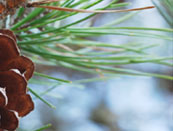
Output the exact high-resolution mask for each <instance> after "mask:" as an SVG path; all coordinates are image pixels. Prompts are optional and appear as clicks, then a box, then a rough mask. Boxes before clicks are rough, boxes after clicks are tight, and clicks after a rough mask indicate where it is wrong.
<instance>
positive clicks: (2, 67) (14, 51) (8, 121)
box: [0, 30, 34, 131]
mask: <svg viewBox="0 0 173 131" xmlns="http://www.w3.org/2000/svg"><path fill="white" fill-rule="evenodd" d="M33 72H34V64H33V63H32V61H31V60H30V59H28V58H27V57H25V56H21V55H20V52H19V49H18V47H17V43H16V37H15V35H14V34H13V32H11V31H10V30H0V117H1V119H0V130H10V131H13V130H15V129H16V128H17V127H18V123H19V118H20V117H23V116H25V115H27V114H28V113H29V112H31V111H32V110H33V109H34V104H33V102H32V99H31V97H30V95H28V94H27V81H28V80H29V79H30V78H31V76H32V74H33Z"/></svg>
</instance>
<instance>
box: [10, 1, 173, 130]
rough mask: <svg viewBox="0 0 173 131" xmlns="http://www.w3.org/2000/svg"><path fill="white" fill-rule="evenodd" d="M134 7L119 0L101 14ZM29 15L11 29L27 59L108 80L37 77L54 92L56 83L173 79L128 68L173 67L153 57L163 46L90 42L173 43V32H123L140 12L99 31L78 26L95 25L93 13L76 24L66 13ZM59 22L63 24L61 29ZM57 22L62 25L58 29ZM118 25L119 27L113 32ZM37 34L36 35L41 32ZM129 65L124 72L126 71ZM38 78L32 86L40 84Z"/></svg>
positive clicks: (74, 5) (70, 4)
mask: <svg viewBox="0 0 173 131" xmlns="http://www.w3.org/2000/svg"><path fill="white" fill-rule="evenodd" d="M100 2H102V0H95V2H89V1H88V0H79V1H77V2H76V1H75V0H65V1H62V2H54V3H51V4H50V5H54V6H60V7H68V8H81V9H89V8H90V7H93V6H95V5H97V4H99V3H100ZM127 5H129V3H118V0H113V1H112V2H110V3H109V4H108V5H106V6H105V7H103V8H99V10H104V9H110V8H119V7H125V6H127ZM24 13H27V10H26V9H24V8H21V9H19V11H18V13H17V18H16V19H17V20H18V21H17V22H16V23H15V24H14V25H13V26H12V27H11V29H12V30H13V31H14V32H15V33H16V35H17V36H18V38H19V40H20V41H18V44H19V46H20V48H21V49H22V53H24V54H27V55H28V56H30V58H31V59H32V60H33V61H34V62H35V63H36V64H42V65H51V66H63V67H65V68H70V69H74V70H78V71H83V72H87V73H93V74H98V75H102V74H103V75H104V77H103V78H94V79H88V80H81V81H74V82H71V81H67V80H62V79H59V78H54V77H51V76H48V75H45V74H41V73H38V72H35V76H39V77H44V78H46V79H51V80H54V82H51V83H50V84H49V81H47V82H45V81H41V80H37V84H48V85H52V88H54V85H55V84H60V85H61V84H68V85H73V84H76V85H80V83H83V82H88V81H93V80H101V79H107V78H111V77H115V76H116V77H117V76H118V77H119V76H126V75H130V76H134V75H135V76H149V77H157V78H162V79H168V80H173V77H172V76H167V75H164V74H157V73H149V72H142V71H137V70H135V69H128V68H126V66H124V65H129V64H135V65H137V64H141V63H153V64H160V65H164V66H167V67H172V66H173V64H172V63H171V60H172V59H173V58H172V57H169V56H168V57H160V56H153V55H152V54H148V53H147V52H146V49H150V48H152V47H155V46H159V44H151V43H150V44H143V43H142V42H141V43H139V42H136V43H127V44H115V43H104V42H99V41H96V40H89V39H88V37H98V36H105V35H115V36H116V35H121V36H129V37H134V38H136V37H139V38H141V40H142V38H144V37H147V38H154V39H160V40H166V41H172V40H173V39H172V37H171V35H170V34H171V33H173V29H171V28H152V27H151V28H146V27H118V26H115V25H116V24H119V23H122V22H124V21H126V20H128V19H130V18H131V17H134V16H135V15H136V14H137V13H138V12H135V13H134V12H133V13H131V12H130V13H126V14H125V15H124V16H122V17H120V18H119V19H116V20H114V21H112V22H110V23H107V24H105V25H102V26H99V27H93V26H86V27H77V26H76V25H77V24H79V23H81V22H84V21H86V20H89V19H90V18H92V17H94V16H95V15H96V13H92V14H90V15H88V16H86V17H84V18H79V19H77V20H76V21H74V22H71V23H70V24H66V25H62V26H61V22H62V20H65V19H66V18H70V17H72V16H75V15H77V14H78V13H77V12H63V11H48V10H46V9H42V8H36V9H34V10H32V11H31V12H30V13H29V14H28V15H27V16H26V17H23V14H24ZM58 22H59V25H58V24H57V23H58ZM55 23H56V26H54V24H55ZM112 25H114V27H112ZM35 30H36V31H35ZM167 34H169V35H167ZM122 66H123V67H122ZM34 79H35V78H33V79H32V80H31V81H30V82H31V83H35V82H36V81H35V80H34ZM29 90H30V92H31V93H32V94H33V95H34V96H36V97H37V98H38V99H40V100H41V101H43V102H44V103H45V104H47V105H48V106H50V107H51V108H54V106H53V105H52V104H51V103H49V102H47V101H46V100H44V99H43V98H42V95H44V94H46V93H47V92H49V91H50V90H48V91H46V92H43V93H41V94H38V93H36V92H35V91H34V90H33V89H31V88H29ZM49 126H50V125H46V126H45V127H42V128H40V129H38V131H41V130H44V129H45V128H47V127H49Z"/></svg>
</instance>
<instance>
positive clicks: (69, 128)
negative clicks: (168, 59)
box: [20, 0, 173, 131]
mask: <svg viewBox="0 0 173 131" xmlns="http://www.w3.org/2000/svg"><path fill="white" fill-rule="evenodd" d="M108 1H110V0H108ZM105 2H106V0H104V1H103V4H105ZM127 2H132V3H133V4H132V5H131V6H130V7H129V8H133V7H143V6H150V5H152V2H151V1H150V0H127ZM119 15H123V14H122V13H120V14H105V15H100V16H98V17H99V18H98V19H99V20H97V21H96V23H95V26H98V25H101V24H105V23H107V22H108V21H111V20H114V19H115V18H118V16H119ZM117 26H142V27H156V28H166V27H168V25H167V23H166V22H165V21H164V19H163V18H162V16H160V14H159V13H158V11H157V10H156V9H153V10H146V11H142V12H141V13H139V14H138V15H137V16H135V17H133V18H132V19H130V20H128V21H126V22H124V23H121V24H119V25H117ZM125 38H126V37H123V36H116V37H115V36H104V37H101V38H99V40H101V41H109V42H115V43H120V44H121V43H125V42H128V41H134V40H136V39H134V38H130V39H129V38H127V39H125ZM137 39H138V40H141V38H137ZM142 42H143V43H145V42H156V43H157V42H158V43H160V44H161V47H160V49H159V50H158V49H153V50H151V52H153V54H157V55H166V54H167V55H168V54H169V55H172V49H173V47H172V45H171V43H170V45H168V44H165V41H161V40H156V39H152V40H150V39H143V41H142ZM136 68H139V66H138V67H136ZM140 69H142V70H147V71H148V70H149V71H154V72H162V73H165V72H166V73H167V71H168V70H167V69H165V68H164V67H162V66H155V65H149V64H145V65H141V66H140ZM169 71H170V70H169ZM47 72H48V74H51V75H52V76H54V77H57V78H64V79H69V80H78V79H82V78H83V79H84V78H90V77H92V75H88V74H85V73H81V72H74V71H71V70H69V69H66V70H59V69H58V68H55V69H51V70H48V71H47ZM67 72H68V73H67ZM172 84H173V83H172V81H166V80H160V79H155V78H149V77H122V78H113V79H111V80H108V81H101V82H91V83H88V84H84V85H83V86H84V87H85V88H84V89H81V88H77V87H75V86H73V87H69V86H65V85H64V86H58V87H57V88H56V89H54V90H53V91H51V92H50V95H46V96H45V97H44V98H45V99H47V100H48V101H50V102H51V103H53V104H54V105H56V109H51V108H49V107H48V106H47V105H45V104H44V103H42V102H40V100H35V105H36V106H35V111H33V112H32V113H31V114H30V115H28V116H27V117H25V118H22V120H21V125H20V126H21V128H23V129H37V128H39V127H41V126H43V125H46V124H48V123H52V125H53V126H52V128H50V129H49V130H48V129H46V130H45V131H173V90H172V88H173V85H172ZM31 86H32V85H31ZM37 88H38V87H34V88H33V89H34V90H37ZM40 88H42V89H44V87H40ZM40 88H38V89H40ZM45 88H46V87H45ZM54 96H56V97H54ZM57 97H58V98H57Z"/></svg>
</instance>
